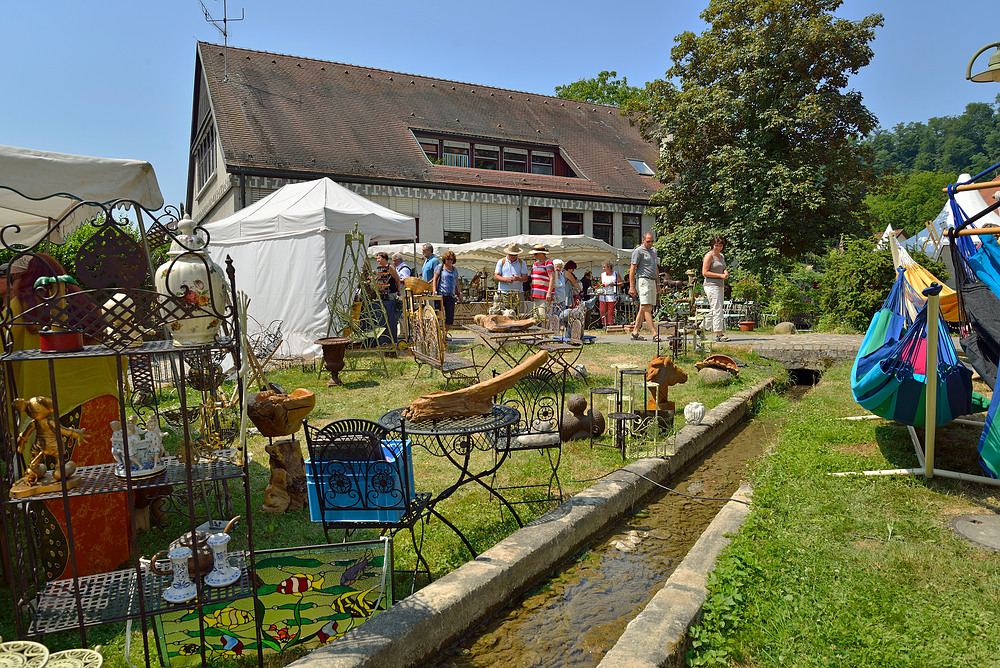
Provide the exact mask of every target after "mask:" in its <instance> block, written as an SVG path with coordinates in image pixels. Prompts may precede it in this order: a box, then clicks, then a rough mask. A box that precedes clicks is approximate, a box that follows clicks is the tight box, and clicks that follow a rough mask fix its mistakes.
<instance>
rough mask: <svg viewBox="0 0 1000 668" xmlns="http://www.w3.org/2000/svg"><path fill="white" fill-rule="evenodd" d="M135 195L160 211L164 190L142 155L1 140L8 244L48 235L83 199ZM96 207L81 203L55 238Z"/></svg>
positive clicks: (2, 214)
mask: <svg viewBox="0 0 1000 668" xmlns="http://www.w3.org/2000/svg"><path fill="white" fill-rule="evenodd" d="M117 199H131V200H134V201H136V202H138V203H139V204H141V205H142V206H144V207H146V208H147V209H150V210H152V211H155V210H156V209H159V208H160V207H162V206H163V195H161V194H160V186H159V184H158V183H157V182H156V174H155V173H154V172H153V166H152V165H150V164H149V163H148V162H145V161H143V160H118V159H113V158H92V157H88V156H83V155H71V154H68V153H52V152H50V151H36V150H33V149H28V148H17V147H14V146H0V229H2V228H3V227H5V226H7V225H19V226H20V230H19V231H18V232H16V233H15V232H14V230H13V229H10V230H8V231H7V232H6V233H5V234H4V235H3V240H4V241H6V242H7V243H8V244H14V243H17V244H24V245H26V246H29V245H31V244H34V243H36V242H37V241H39V240H41V239H42V238H44V237H45V232H46V230H47V229H48V228H49V226H50V225H51V224H52V223H53V222H55V221H57V220H59V219H60V218H62V216H63V215H64V214H65V213H66V212H67V211H69V209H71V208H72V207H73V206H75V205H76V204H77V203H79V202H99V203H101V204H108V203H110V202H113V201H114V200H117ZM95 213H97V211H96V210H95V209H94V208H92V207H80V208H79V209H78V210H77V211H75V212H73V214H72V215H71V216H70V217H69V218H67V219H66V220H65V221H64V223H63V225H60V227H59V230H58V231H55V232H53V234H51V235H50V239H51V241H53V242H55V243H62V242H63V241H65V240H66V236H67V235H68V234H69V233H70V232H72V231H73V230H74V229H76V227H78V226H79V225H80V224H81V223H83V222H84V221H85V220H87V219H88V218H90V217H91V216H93V215H94V214H95Z"/></svg>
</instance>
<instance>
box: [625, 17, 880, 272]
mask: <svg viewBox="0 0 1000 668" xmlns="http://www.w3.org/2000/svg"><path fill="white" fill-rule="evenodd" d="M840 5H841V0H711V1H710V2H709V5H708V8H707V9H706V10H705V11H704V12H703V13H702V15H701V16H702V18H703V19H704V20H705V21H706V22H707V23H708V24H709V25H710V27H709V28H708V29H707V30H706V31H705V32H703V33H702V34H700V35H695V34H693V33H691V32H684V33H682V34H680V35H678V36H677V37H676V38H675V42H676V44H675V46H674V47H673V49H672V51H671V57H672V60H673V65H672V67H671V68H670V69H669V70H668V71H667V78H665V79H659V80H656V81H653V82H651V83H649V84H647V87H646V96H645V98H644V99H640V100H638V101H635V102H633V103H631V104H630V105H629V107H628V111H630V112H631V113H632V114H634V118H635V119H636V121H637V122H638V123H639V126H640V129H641V130H642V132H643V134H644V135H645V136H646V137H647V138H648V139H650V140H652V141H654V142H656V143H657V145H659V146H660V147H661V158H660V162H659V163H658V177H659V178H660V180H661V181H663V182H664V183H666V184H667V185H666V186H665V187H664V188H662V189H660V190H659V191H657V192H656V193H655V194H654V196H653V197H652V199H651V204H652V205H653V208H652V212H653V213H654V214H655V215H656V216H657V221H658V222H657V226H658V228H659V231H660V232H661V234H662V235H663V236H662V237H661V240H662V243H661V247H662V248H663V249H664V251H665V253H664V257H665V258H666V259H667V261H668V263H669V266H668V268H669V270H670V271H672V272H674V273H678V272H679V273H683V271H684V270H685V269H687V268H689V267H700V266H701V258H702V256H703V255H704V253H705V251H707V249H708V248H707V244H708V238H709V237H710V236H711V234H712V233H713V232H722V233H723V234H724V235H725V236H726V237H727V240H728V242H729V251H730V253H731V254H732V255H733V256H735V257H737V258H739V259H740V260H741V261H742V262H743V266H744V267H746V268H747V269H748V270H750V271H754V272H756V273H759V274H761V275H765V276H767V275H771V274H773V273H774V272H775V271H776V268H777V267H779V266H780V265H781V264H783V263H784V262H785V259H786V258H794V257H798V256H800V255H802V254H803V253H806V252H809V251H819V250H821V249H822V248H823V246H824V244H825V243H826V242H827V240H829V239H836V238H838V237H839V236H840V235H841V234H844V233H851V232H856V233H865V232H867V227H868V226H867V224H865V223H864V221H863V220H862V219H861V215H862V213H863V207H862V199H863V197H864V193H865V190H866V189H867V188H869V187H870V186H871V185H872V184H873V183H874V172H873V170H872V169H871V168H870V166H869V165H870V157H871V155H872V153H873V151H872V149H871V148H870V147H869V146H868V145H867V144H862V143H861V142H860V139H861V138H862V137H864V136H866V135H868V134H869V133H870V132H871V131H872V130H873V129H874V128H875V125H876V119H875V117H874V116H873V115H872V114H871V113H870V112H869V111H868V110H867V109H866V108H865V106H864V105H863V104H862V100H861V94H860V93H858V92H856V91H845V87H846V86H847V82H848V78H849V77H850V75H852V74H855V73H857V72H858V71H859V70H860V69H861V68H862V67H864V66H865V65H867V64H868V63H869V61H870V60H871V58H872V50H871V48H870V46H869V44H870V42H871V41H872V40H873V39H874V36H875V29H876V28H877V27H878V26H881V25H882V17H881V15H878V14H873V15H871V16H868V17H866V18H864V19H862V20H860V21H849V20H846V19H840V18H837V17H835V16H834V15H833V12H834V11H835V10H836V9H837V8H838V7H839V6H840ZM675 82H676V83H675Z"/></svg>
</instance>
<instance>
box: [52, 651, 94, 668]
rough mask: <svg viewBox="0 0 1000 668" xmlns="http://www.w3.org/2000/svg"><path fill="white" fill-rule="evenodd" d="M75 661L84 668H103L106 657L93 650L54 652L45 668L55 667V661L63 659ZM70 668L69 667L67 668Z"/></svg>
mask: <svg viewBox="0 0 1000 668" xmlns="http://www.w3.org/2000/svg"><path fill="white" fill-rule="evenodd" d="M64 658H65V659H74V660H76V661H80V662H81V663H82V664H83V668H101V665H103V664H104V655H102V654H101V653H100V652H98V651H96V650H93V649H66V650H63V651H61V652H54V653H52V654H50V655H49V662H48V663H47V664H45V668H49V667H50V666H53V665H55V664H54V663H53V662H54V661H59V660H62V659H64ZM65 668H69V666H65Z"/></svg>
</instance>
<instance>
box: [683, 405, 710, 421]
mask: <svg viewBox="0 0 1000 668" xmlns="http://www.w3.org/2000/svg"><path fill="white" fill-rule="evenodd" d="M704 417H705V406H704V405H702V404H701V403H699V402H697V401H692V402H691V403H689V404H688V405H687V406H685V407H684V420H685V421H687V423H688V424H701V421H702V419H704Z"/></svg>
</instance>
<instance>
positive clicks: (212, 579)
mask: <svg viewBox="0 0 1000 668" xmlns="http://www.w3.org/2000/svg"><path fill="white" fill-rule="evenodd" d="M206 544H207V545H208V548H209V549H210V550H212V559H213V560H214V562H213V565H212V570H211V572H209V574H208V575H206V576H205V584H207V585H208V586H209V587H228V586H229V585H231V584H233V583H234V582H236V581H237V580H239V579H240V569H238V568H236V567H235V566H230V565H229V552H228V550H227V547H228V545H229V534H225V533H216V534H212V535H211V536H209V537H208V541H207V542H206Z"/></svg>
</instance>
